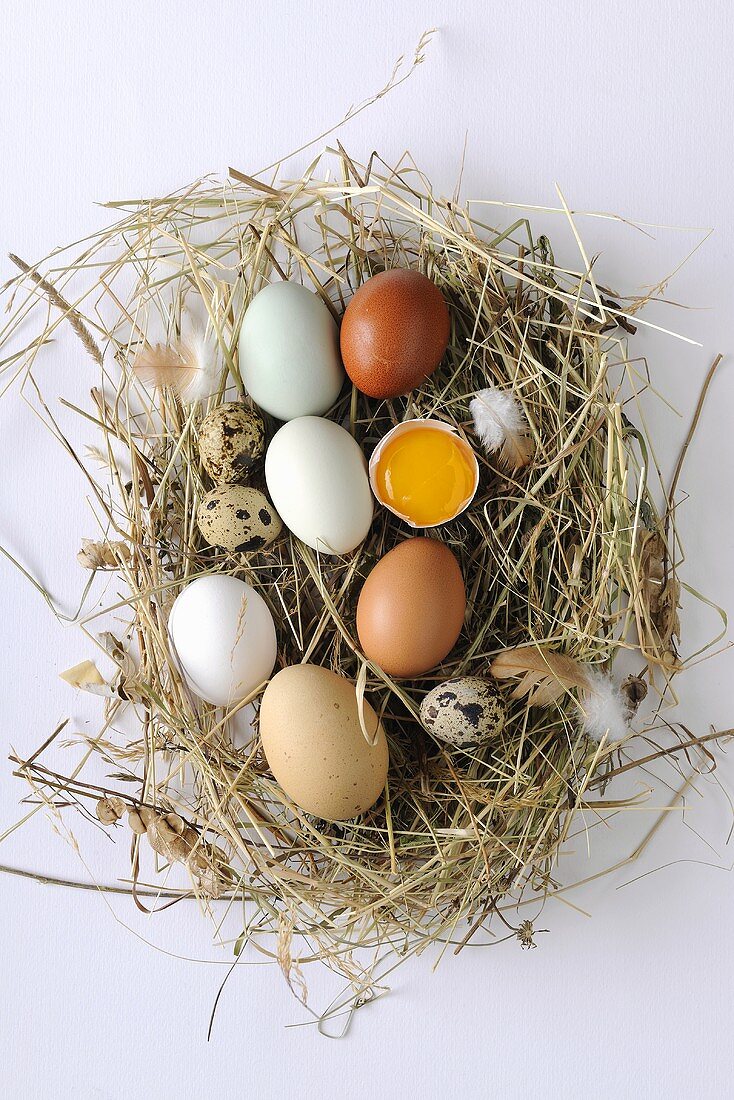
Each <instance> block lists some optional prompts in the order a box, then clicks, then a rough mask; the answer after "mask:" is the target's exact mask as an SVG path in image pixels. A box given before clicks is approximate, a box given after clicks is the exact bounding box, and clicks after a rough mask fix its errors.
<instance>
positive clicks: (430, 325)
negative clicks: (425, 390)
mask: <svg viewBox="0 0 734 1100" xmlns="http://www.w3.org/2000/svg"><path fill="white" fill-rule="evenodd" d="M448 342H449V311H448V309H447V307H446V302H445V301H444V298H443V295H442V294H441V291H440V290H439V289H438V287H437V286H436V284H435V283H432V282H431V280H430V279H427V278H426V276H425V275H421V273H420V272H419V271H409V270H408V269H407V268H394V269H393V270H391V271H383V272H381V273H380V274H379V275H373V276H372V278H371V279H368V280H367V282H366V283H363V284H362V286H361V287H360V288H359V290H358V291H357V293H356V294H355V295H354V297H353V298H352V300H351V302H350V303H349V305H348V306H347V309H346V312H345V314H344V319H343V321H342V327H341V353H342V361H343V363H344V368H345V370H346V372H347V374H348V375H349V377H350V378H351V380H352V382H353V383H354V385H355V386H356V387H357V389H358V390H361V391H362V393H366V394H367V396H368V397H376V398H386V397H399V396H400V395H401V394H405V393H410V391H411V390H413V389H415V387H416V386H419V385H420V383H421V382H422V381H423V379H424V378H427V377H428V376H429V374H432V373H433V371H434V370H435V369H436V367H437V366H438V364H439V363H440V362H441V359H442V358H443V354H444V352H445V351H446V345H447V344H448Z"/></svg>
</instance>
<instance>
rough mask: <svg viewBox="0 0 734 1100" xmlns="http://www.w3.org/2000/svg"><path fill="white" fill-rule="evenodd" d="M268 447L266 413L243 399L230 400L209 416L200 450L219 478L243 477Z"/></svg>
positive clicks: (201, 433) (212, 473)
mask: <svg viewBox="0 0 734 1100" xmlns="http://www.w3.org/2000/svg"><path fill="white" fill-rule="evenodd" d="M264 451H265V425H264V424H263V421H262V417H261V416H259V414H258V413H256V412H254V411H253V410H252V409H248V408H247V406H246V405H243V404H242V402H240V401H228V402H227V403H226V404H224V405H220V406H219V407H218V408H216V409H213V410H212V411H211V412H210V413H209V415H208V416H205V417H204V419H203V421H202V423H201V427H200V428H199V454H200V455H201V461H202V463H203V466H204V469H205V470H206V472H207V473H208V474H209V476H210V477H211V478H212V479H213V480H214V481H216V482H220V483H221V482H230V481H242V480H244V478H245V477H246V475H247V473H248V471H249V470H250V468H251V467H252V466H253V465H254V463H255V462H257V460H258V458H260V457H261V456H262V454H263V453H264Z"/></svg>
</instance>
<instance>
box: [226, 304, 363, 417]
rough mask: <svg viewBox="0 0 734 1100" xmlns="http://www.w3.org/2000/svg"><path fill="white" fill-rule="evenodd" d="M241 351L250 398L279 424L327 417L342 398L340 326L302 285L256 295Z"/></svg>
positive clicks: (243, 331)
mask: <svg viewBox="0 0 734 1100" xmlns="http://www.w3.org/2000/svg"><path fill="white" fill-rule="evenodd" d="M238 350H239V365H240V372H241V374H242V381H243V382H244V384H245V388H246V389H247V391H248V393H249V394H250V397H251V398H252V400H253V401H254V402H255V403H256V404H257V405H259V406H260V408H261V409H265V411H266V412H269V413H270V415H271V416H275V417H277V418H278V420H293V418H294V417H296V416H309V415H312V414H317V415H318V414H320V413H325V412H326V410H327V409H329V408H331V406H332V405H333V404H334V402H335V401H336V399H337V397H338V396H339V391H340V390H341V388H342V384H343V382H344V377H345V376H344V369H343V367H342V364H341V358H340V355H339V333H338V330H337V327H336V324H335V323H334V319H333V317H332V316H331V314H330V313H329V310H328V309H327V308H326V306H325V305H324V303H323V302H322V301H321V299H320V298H319V297H318V296H317V295H316V294H314V293H313V292H312V291H310V290H307V289H306V287H303V286H301V285H300V283H290V282H281V283H270V284H269V285H268V286H266V287H264V288H263V289H262V290H261V291H260V293H259V294H256V295H255V297H254V298H253V300H252V302H251V303H250V305H249V306H248V308H247V311H246V313H245V318H244V321H243V322H242V329H241V331H240V338H239V344H238Z"/></svg>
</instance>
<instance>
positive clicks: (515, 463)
mask: <svg viewBox="0 0 734 1100" xmlns="http://www.w3.org/2000/svg"><path fill="white" fill-rule="evenodd" d="M469 411H470V412H471V414H472V416H473V418H474V430H475V432H476V433H477V435H478V436H479V439H480V440H481V442H482V446H483V447H484V449H485V451H486V452H487V454H497V456H498V457H499V460H500V462H501V463H502V464H503V465H504V466H506V467H507V469H509V470H519V469H521V467H523V466H527V464H528V463H529V462H530V459H531V458H532V457H533V451H534V450H535V447H534V444H533V440H532V438H531V435H530V428H529V425H528V422H527V418H526V416H525V413H524V412H523V410H522V408H521V407H520V403H519V401H518V400H517V398H516V397H513V395H512V394H511V393H505V392H504V391H503V390H499V389H497V387H496V386H489V387H487V389H486V390H479V392H478V393H477V395H476V397H474V398H472V400H471V401H470V403H469Z"/></svg>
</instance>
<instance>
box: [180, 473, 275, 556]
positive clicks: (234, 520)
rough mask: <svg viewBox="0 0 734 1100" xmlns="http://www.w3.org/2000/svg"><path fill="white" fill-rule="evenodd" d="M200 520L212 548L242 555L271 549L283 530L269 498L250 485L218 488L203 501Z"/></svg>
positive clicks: (198, 514) (199, 509)
mask: <svg viewBox="0 0 734 1100" xmlns="http://www.w3.org/2000/svg"><path fill="white" fill-rule="evenodd" d="M196 520H197V523H198V524H199V530H200V531H201V533H202V535H203V536H204V538H205V539H206V541H207V542H208V543H209V545H210V546H221V547H223V548H224V549H225V550H235V551H237V552H238V553H247V552H248V551H252V550H260V549H262V547H263V546H268V545H269V544H270V543H271V542H273V541H274V540H275V539H276V538H277V537H278V535H279V534H280V532H281V530H282V529H283V524H282V523H281V521H280V516H279V515H278V513H277V512H276V511H275V509H274V508H273V506H272V504H271V503H270V502H269V500H268V499H267V497H266V496H265V495H264V494H263V493H261V492H260V490H259V489H252V488H250V486H249V485H218V486H217V487H216V488H215V489H212V491H211V492H210V493H207V494H206V496H205V497H204V498H203V499H202V501H201V504H200V505H199V508H198V511H197V513H196Z"/></svg>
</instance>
